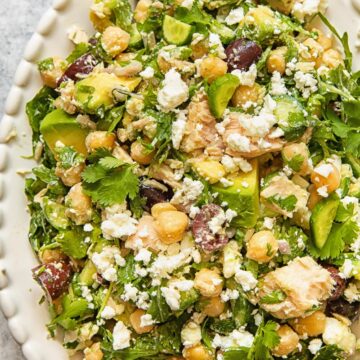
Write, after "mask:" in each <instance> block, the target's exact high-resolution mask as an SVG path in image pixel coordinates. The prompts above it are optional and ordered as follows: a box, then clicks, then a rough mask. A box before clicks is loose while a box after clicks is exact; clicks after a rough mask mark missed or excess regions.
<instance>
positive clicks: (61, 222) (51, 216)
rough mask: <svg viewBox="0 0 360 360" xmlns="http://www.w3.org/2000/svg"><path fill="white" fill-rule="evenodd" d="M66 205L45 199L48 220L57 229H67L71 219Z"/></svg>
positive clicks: (45, 211) (45, 212)
mask: <svg viewBox="0 0 360 360" xmlns="http://www.w3.org/2000/svg"><path fill="white" fill-rule="evenodd" d="M65 210H66V207H65V206H64V205H61V204H58V203H56V202H55V201H52V200H49V199H47V198H45V199H44V214H45V217H46V219H47V221H48V222H49V223H50V224H51V225H52V226H53V227H54V228H55V229H57V230H65V229H66V228H67V227H68V226H69V225H70V221H69V219H68V218H67V217H66V215H65Z"/></svg>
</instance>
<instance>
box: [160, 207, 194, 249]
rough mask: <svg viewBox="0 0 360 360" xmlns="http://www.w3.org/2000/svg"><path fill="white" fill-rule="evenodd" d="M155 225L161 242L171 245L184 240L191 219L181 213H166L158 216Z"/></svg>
mask: <svg viewBox="0 0 360 360" xmlns="http://www.w3.org/2000/svg"><path fill="white" fill-rule="evenodd" d="M154 225H155V229H156V231H157V233H158V234H159V237H160V240H161V241H162V242H163V243H165V244H168V245H170V244H173V243H176V242H179V241H181V240H182V238H183V237H184V233H185V230H186V228H187V227H188V225H189V219H188V217H187V215H186V214H185V213H183V212H181V211H164V212H161V213H160V214H159V215H158V216H157V218H156V219H155V223H154Z"/></svg>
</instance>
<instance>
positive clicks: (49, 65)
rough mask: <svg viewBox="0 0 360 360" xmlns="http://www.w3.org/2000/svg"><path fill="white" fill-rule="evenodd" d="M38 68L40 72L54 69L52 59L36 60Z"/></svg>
mask: <svg viewBox="0 0 360 360" xmlns="http://www.w3.org/2000/svg"><path fill="white" fill-rule="evenodd" d="M38 69H39V71H40V72H44V71H49V70H52V69H54V59H53V58H47V59H45V60H42V61H40V62H38Z"/></svg>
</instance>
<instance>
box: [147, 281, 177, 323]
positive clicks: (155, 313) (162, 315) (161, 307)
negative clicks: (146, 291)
mask: <svg viewBox="0 0 360 360" xmlns="http://www.w3.org/2000/svg"><path fill="white" fill-rule="evenodd" d="M147 313H148V314H150V315H151V316H152V318H153V319H154V320H157V321H159V322H165V321H167V320H168V319H169V318H170V317H171V316H172V312H171V309H170V307H169V305H168V304H167V303H166V301H165V299H164V297H163V296H162V294H161V289H160V287H158V288H157V290H156V291H155V295H152V298H151V303H150V307H149V309H148V311H147Z"/></svg>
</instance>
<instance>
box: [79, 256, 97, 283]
mask: <svg viewBox="0 0 360 360" xmlns="http://www.w3.org/2000/svg"><path fill="white" fill-rule="evenodd" d="M95 274H96V267H95V265H94V263H93V262H92V261H91V260H88V261H87V262H86V264H85V266H84V268H83V269H82V271H81V273H80V275H79V284H81V285H85V286H91V285H92V284H93V283H94V275H95Z"/></svg>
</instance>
